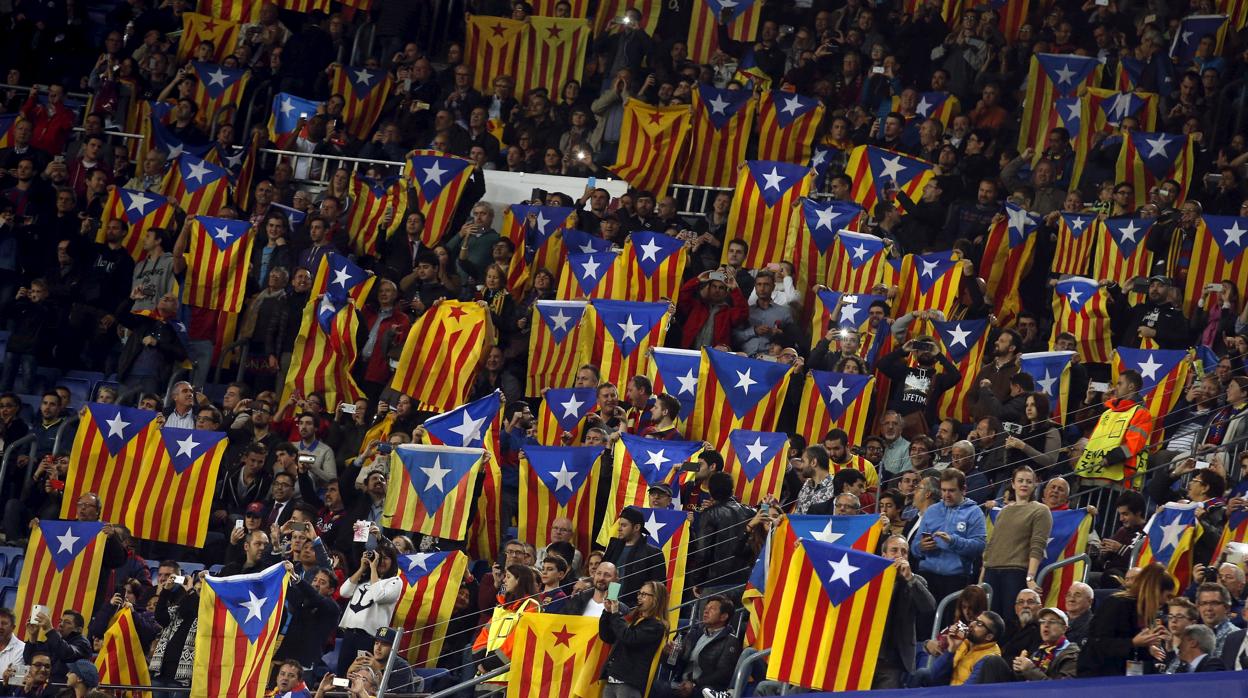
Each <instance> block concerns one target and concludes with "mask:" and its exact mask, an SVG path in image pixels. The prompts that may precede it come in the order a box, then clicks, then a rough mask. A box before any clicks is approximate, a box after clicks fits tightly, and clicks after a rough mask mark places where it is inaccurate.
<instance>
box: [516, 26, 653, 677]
mask: <svg viewBox="0 0 1248 698" xmlns="http://www.w3.org/2000/svg"><path fill="white" fill-rule="evenodd" d="M655 14H658V13H657V12H656V13H655ZM513 635H514V636H515V644H514V645H513V646H512V651H511V662H512V665H513V666H514V667H515V668H516V669H517V671H513V672H511V673H510V680H509V681H508V682H507V698H568V697H569V696H596V695H599V694H600V693H601V690H602V689H601V686H596V687H595V686H594V685H590V684H597V683H598V674H599V672H601V671H602V663H603V662H605V661H606V658H607V655H608V654H609V653H610V650H611V645H609V644H607V643H605V642H603V641H602V639H601V638H600V637H599V636H598V619H597V618H588V617H584V616H565V615H562V614H558V613H524V614H522V615H521V616H520V620H519V622H517V623H516V629H515V631H514V632H513ZM595 688H596V689H597V690H594V689H595Z"/></svg>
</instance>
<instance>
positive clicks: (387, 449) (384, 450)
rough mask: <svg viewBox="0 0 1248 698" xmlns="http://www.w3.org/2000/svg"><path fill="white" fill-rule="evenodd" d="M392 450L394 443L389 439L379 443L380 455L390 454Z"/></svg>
mask: <svg viewBox="0 0 1248 698" xmlns="http://www.w3.org/2000/svg"><path fill="white" fill-rule="evenodd" d="M392 451H394V445H393V444H391V443H390V442H389V441H383V442H382V443H379V444H377V453H378V454H380V455H383V456H388V455H390V453H391V452H392Z"/></svg>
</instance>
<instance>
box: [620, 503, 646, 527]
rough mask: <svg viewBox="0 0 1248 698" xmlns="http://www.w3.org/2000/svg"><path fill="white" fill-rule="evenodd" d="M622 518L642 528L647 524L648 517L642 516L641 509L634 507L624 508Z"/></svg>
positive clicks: (621, 513)
mask: <svg viewBox="0 0 1248 698" xmlns="http://www.w3.org/2000/svg"><path fill="white" fill-rule="evenodd" d="M620 518H621V519H624V520H625V521H627V522H629V523H631V524H632V525H634V526H640V525H642V524H644V523H645V522H646V517H645V516H643V515H642V513H641V509H638V508H637V507H632V506H629V507H624V511H622V512H620Z"/></svg>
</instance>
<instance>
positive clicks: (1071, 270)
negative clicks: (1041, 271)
mask: <svg viewBox="0 0 1248 698" xmlns="http://www.w3.org/2000/svg"><path fill="white" fill-rule="evenodd" d="M1099 226H1100V220H1098V219H1097V217H1096V215H1095V214H1092V213H1068V212H1066V211H1062V212H1061V213H1060V214H1059V215H1058V219H1057V249H1056V250H1055V251H1054V253H1053V262H1052V266H1051V267H1050V269H1051V270H1052V272H1053V273H1054V274H1059V275H1071V274H1073V275H1074V276H1086V275H1087V274H1088V273H1089V270H1090V269H1091V262H1092V252H1093V250H1094V249H1095V247H1096V241H1097V238H1098V237H1099V236H1100V232H1099V231H1098V230H1097V228H1098V227H1099Z"/></svg>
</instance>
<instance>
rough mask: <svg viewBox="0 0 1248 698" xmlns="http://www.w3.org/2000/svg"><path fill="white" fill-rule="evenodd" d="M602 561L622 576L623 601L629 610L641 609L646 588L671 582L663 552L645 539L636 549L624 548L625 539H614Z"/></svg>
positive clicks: (621, 597)
mask: <svg viewBox="0 0 1248 698" xmlns="http://www.w3.org/2000/svg"><path fill="white" fill-rule="evenodd" d="M602 560H603V562H610V563H611V564H613V565H615V569H616V571H617V572H618V573H619V576H620V601H623V602H624V603H626V604H628V605H629V606H636V605H637V592H638V591H639V590H640V589H641V585H642V584H645V583H646V582H666V581H667V564H666V562H665V561H664V560H663V551H661V550H659V549H658V548H656V547H654V546H653V545H650V544H649V543H647V542H646V541H645V539H644V538H643V539H642V540H640V541H638V543H637V544H636V545H624V541H623V540H622V539H620V538H612V539H611V542H610V543H608V544H607V551H606V552H605V553H604V554H603V557H602Z"/></svg>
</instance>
